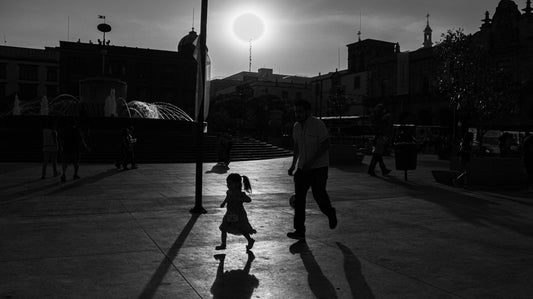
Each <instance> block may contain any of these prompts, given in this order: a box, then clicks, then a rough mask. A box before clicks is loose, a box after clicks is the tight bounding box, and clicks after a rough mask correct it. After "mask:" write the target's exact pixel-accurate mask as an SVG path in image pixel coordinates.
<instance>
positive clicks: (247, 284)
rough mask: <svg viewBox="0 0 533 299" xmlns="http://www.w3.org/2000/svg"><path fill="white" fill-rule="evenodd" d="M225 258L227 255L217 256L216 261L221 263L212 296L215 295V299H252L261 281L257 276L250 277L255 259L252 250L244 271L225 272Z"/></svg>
mask: <svg viewBox="0 0 533 299" xmlns="http://www.w3.org/2000/svg"><path fill="white" fill-rule="evenodd" d="M225 258H226V255H225V254H217V255H215V259H217V260H218V261H219V264H218V269H217V277H216V278H215V282H213V285H212V286H211V294H213V298H235V299H241V298H242V299H250V298H252V294H253V293H254V289H256V288H257V287H258V286H259V280H258V279H257V278H256V277H255V275H250V268H251V267H252V261H253V260H254V259H255V256H254V253H253V252H252V251H251V250H249V251H248V260H247V261H246V265H245V266H244V269H238V270H231V271H225V272H224V260H225Z"/></svg>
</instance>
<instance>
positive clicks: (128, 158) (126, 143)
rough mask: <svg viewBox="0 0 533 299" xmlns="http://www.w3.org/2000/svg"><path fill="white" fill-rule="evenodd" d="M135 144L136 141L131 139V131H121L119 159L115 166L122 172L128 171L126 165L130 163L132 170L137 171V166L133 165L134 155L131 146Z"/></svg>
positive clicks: (126, 129)
mask: <svg viewBox="0 0 533 299" xmlns="http://www.w3.org/2000/svg"><path fill="white" fill-rule="evenodd" d="M136 142H137V139H136V138H134V137H133V135H132V130H131V129H130V128H123V129H122V136H121V150H120V151H121V156H122V157H121V159H120V160H119V161H118V162H117V163H115V166H116V167H117V168H118V169H120V166H122V170H129V168H128V164H129V163H131V168H132V169H137V164H135V153H134V151H133V146H134V144H135V143H136Z"/></svg>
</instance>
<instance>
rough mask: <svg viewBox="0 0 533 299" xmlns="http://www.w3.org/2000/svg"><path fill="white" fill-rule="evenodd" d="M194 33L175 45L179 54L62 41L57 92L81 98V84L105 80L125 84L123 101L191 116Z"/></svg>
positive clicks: (194, 79) (193, 89)
mask: <svg viewBox="0 0 533 299" xmlns="http://www.w3.org/2000/svg"><path fill="white" fill-rule="evenodd" d="M196 37H197V35H196V32H194V31H191V32H190V33H189V35H187V36H185V37H184V38H183V39H182V40H181V41H180V43H179V44H178V51H176V52H174V51H162V50H154V49H142V48H132V47H124V46H123V47H121V46H114V45H103V44H93V43H81V42H65V41H61V42H60V45H59V48H57V51H58V52H59V53H60V59H59V68H60V73H61V76H60V90H61V91H63V92H65V93H69V94H72V95H75V96H78V95H79V94H80V81H81V80H84V79H87V78H97V77H107V78H113V79H118V80H121V81H123V82H125V83H126V84H127V91H126V99H125V100H126V101H128V102H129V101H132V100H138V101H145V102H167V103H171V104H174V105H176V106H178V107H180V108H181V109H183V110H184V111H185V112H187V113H188V114H189V115H193V114H194V102H195V97H196V68H197V63H196V60H195V59H194V57H193V51H194V45H193V42H194V40H195V39H196Z"/></svg>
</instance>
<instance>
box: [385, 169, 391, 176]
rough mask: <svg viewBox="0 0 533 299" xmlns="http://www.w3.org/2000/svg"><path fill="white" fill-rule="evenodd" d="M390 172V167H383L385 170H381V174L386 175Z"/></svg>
mask: <svg viewBox="0 0 533 299" xmlns="http://www.w3.org/2000/svg"><path fill="white" fill-rule="evenodd" d="M390 172H391V170H390V169H385V171H383V175H388V174H389V173H390Z"/></svg>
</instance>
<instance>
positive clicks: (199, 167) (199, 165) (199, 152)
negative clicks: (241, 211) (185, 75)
mask: <svg viewBox="0 0 533 299" xmlns="http://www.w3.org/2000/svg"><path fill="white" fill-rule="evenodd" d="M206 36H207V0H202V12H201V19H200V36H199V38H200V43H198V44H197V46H198V47H200V68H199V70H201V77H200V80H201V82H196V84H199V83H200V84H201V85H200V86H201V87H202V88H201V90H200V92H199V97H200V101H199V102H200V104H199V106H200V107H199V109H198V112H197V113H198V115H197V121H196V125H197V127H196V188H195V191H196V192H195V194H196V196H195V201H194V208H192V209H191V210H190V212H191V213H194V214H204V213H207V211H206V210H205V209H204V207H203V206H202V179H203V178H202V175H203V171H204V169H203V143H204V140H203V139H204V136H203V135H204V105H205V103H204V101H205V97H206V94H205V77H206V74H205V73H206V71H205V63H206V61H205V60H206Z"/></svg>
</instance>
